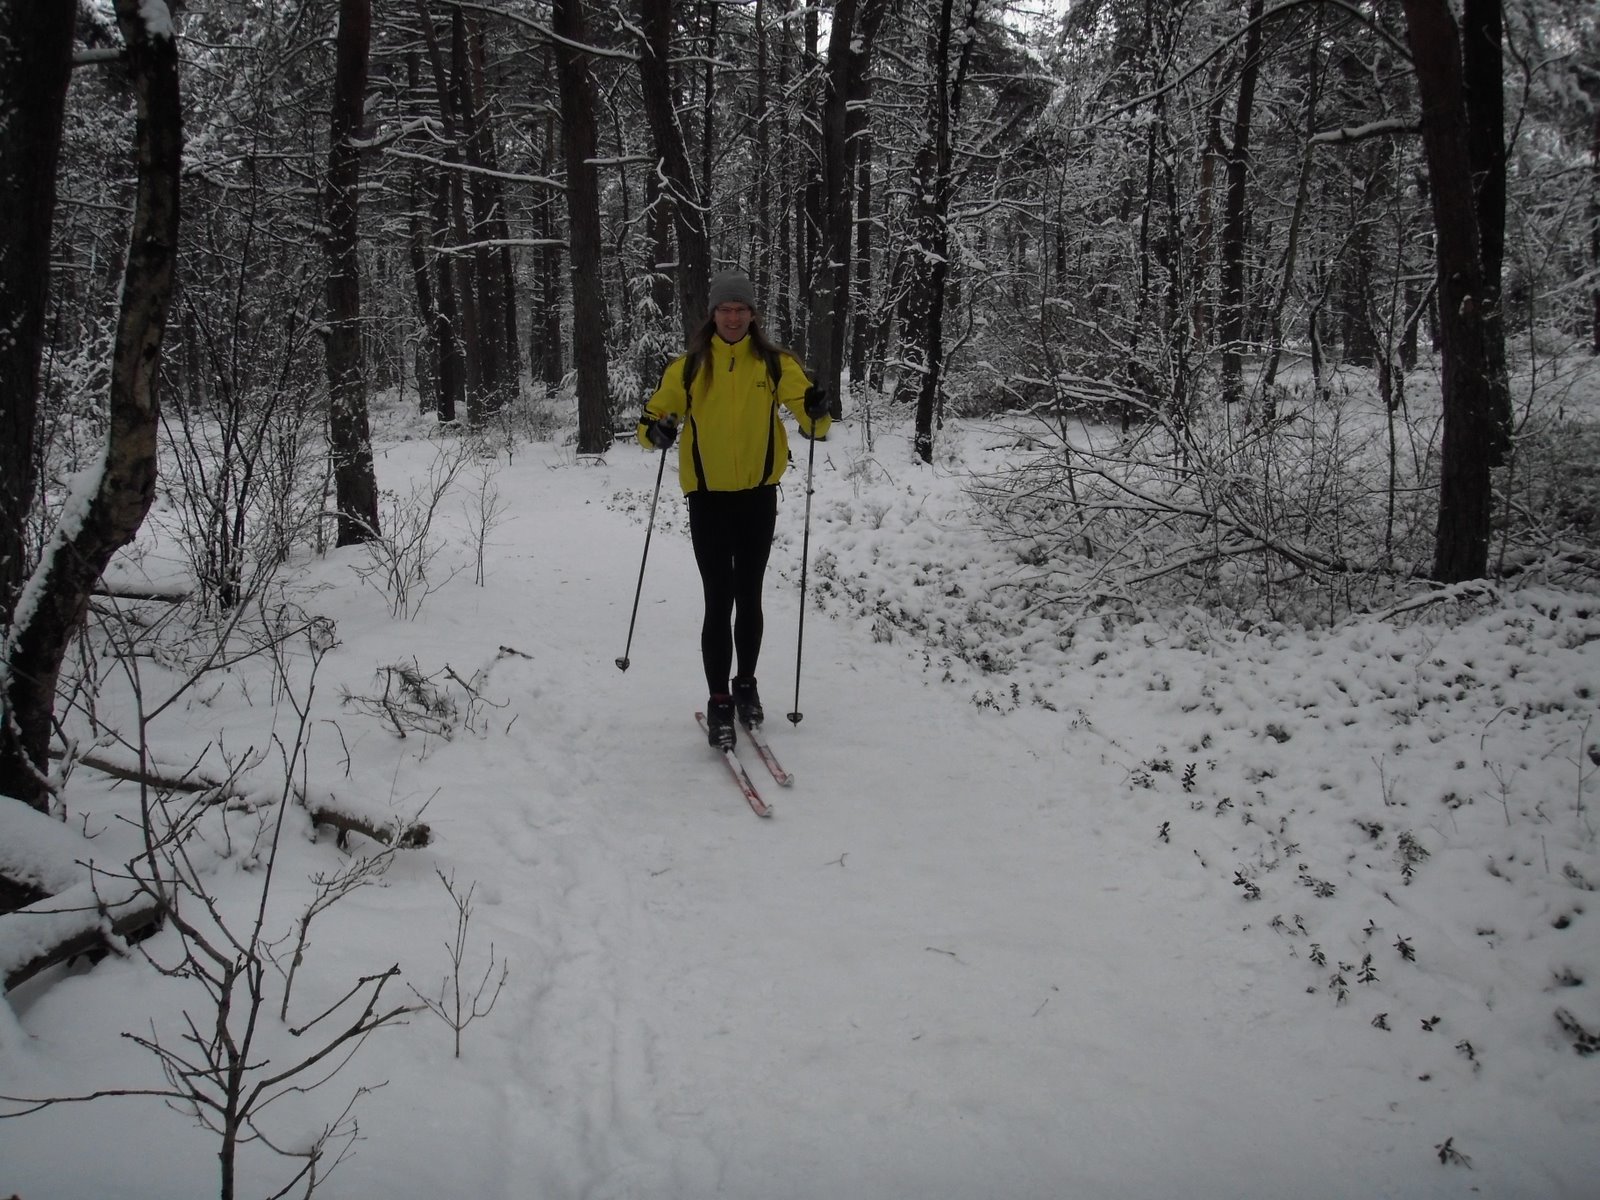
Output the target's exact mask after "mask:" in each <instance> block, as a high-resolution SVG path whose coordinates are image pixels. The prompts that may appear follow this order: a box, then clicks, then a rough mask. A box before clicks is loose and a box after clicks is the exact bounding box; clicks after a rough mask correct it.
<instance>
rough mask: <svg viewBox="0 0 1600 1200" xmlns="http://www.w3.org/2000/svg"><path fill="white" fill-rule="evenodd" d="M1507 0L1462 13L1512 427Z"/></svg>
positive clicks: (1493, 345)
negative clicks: (1506, 281) (1504, 283)
mask: <svg viewBox="0 0 1600 1200" xmlns="http://www.w3.org/2000/svg"><path fill="white" fill-rule="evenodd" d="M1503 35H1504V21H1503V18H1502V13H1501V0H1465V4H1464V6H1463V9H1462V17H1461V71H1462V90H1463V93H1464V95H1465V98H1466V106H1467V159H1468V162H1469V163H1470V164H1471V167H1472V180H1473V189H1474V191H1473V195H1474V198H1475V200H1476V202H1477V204H1476V207H1477V212H1478V241H1479V245H1480V248H1481V253H1482V256H1483V295H1484V301H1483V304H1484V309H1485V312H1484V320H1485V321H1486V322H1488V345H1487V348H1486V349H1487V352H1488V355H1489V368H1490V382H1491V384H1492V385H1493V386H1496V387H1501V388H1505V389H1506V394H1505V395H1503V396H1501V397H1499V398H1498V399H1497V400H1496V401H1495V405H1496V407H1497V408H1499V409H1501V410H1502V411H1503V412H1504V414H1505V415H1504V420H1505V424H1506V436H1507V437H1508V438H1509V436H1510V432H1511V397H1510V394H1509V385H1508V384H1507V383H1506V335H1505V310H1504V308H1502V306H1501V300H1502V297H1501V276H1502V264H1503V263H1504V261H1505V247H1506V134H1505V125H1506V103H1505V62H1504V56H1503V52H1502V48H1501V43H1502V41H1503Z"/></svg>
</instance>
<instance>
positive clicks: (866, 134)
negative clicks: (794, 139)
mask: <svg viewBox="0 0 1600 1200" xmlns="http://www.w3.org/2000/svg"><path fill="white" fill-rule="evenodd" d="M872 155H873V147H872V130H871V127H870V126H865V127H863V128H862V130H861V136H860V137H859V138H858V139H856V142H855V164H854V165H855V174H856V218H855V220H856V238H855V241H856V247H855V267H854V269H853V270H852V272H851V274H852V277H853V278H854V279H855V287H854V288H853V289H852V292H851V296H852V299H851V304H852V309H853V312H852V316H853V321H852V323H851V327H850V379H851V381H852V382H853V383H855V384H856V385H857V386H865V385H866V382H867V352H868V351H867V348H868V346H869V345H870V344H871V340H872V294H873V286H872Z"/></svg>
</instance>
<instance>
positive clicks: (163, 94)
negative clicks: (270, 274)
mask: <svg viewBox="0 0 1600 1200" xmlns="http://www.w3.org/2000/svg"><path fill="white" fill-rule="evenodd" d="M116 12H117V22H118V24H119V26H120V27H121V29H122V36H123V40H124V42H125V43H126V45H127V57H126V62H127V70H128V79H129V83H130V86H131V87H132V89H133V93H134V97H135V100H136V102H137V105H138V122H137V125H136V132H135V140H136V153H137V160H138V183H137V186H136V191H135V197H134V210H133V224H132V229H131V231H130V237H129V244H128V253H127V262H126V265H125V268H124V273H123V288H122V304H121V311H120V315H119V317H118V322H117V337H116V344H115V347H114V349H113V351H112V361H111V384H110V397H109V411H108V413H107V416H108V418H109V420H108V428H107V433H106V443H105V447H104V449H103V451H102V454H101V461H100V467H99V469H98V470H96V471H92V472H89V473H87V474H86V475H84V476H83V477H82V481H83V482H82V483H81V485H80V486H81V487H82V488H83V491H82V493H81V494H80V497H79V498H78V499H77V500H75V501H73V502H70V503H68V504H67V506H66V508H65V509H64V515H63V517H62V520H61V523H60V524H59V525H58V526H57V527H56V529H55V530H54V531H53V533H52V534H51V537H50V541H49V544H48V545H47V546H46V547H45V551H44V555H43V557H42V558H41V559H40V561H39V565H38V567H37V568H35V570H34V572H33V577H32V579H31V581H30V586H29V587H28V589H27V595H28V600H27V602H26V604H19V605H18V607H17V610H16V612H15V614H14V619H13V621H12V624H11V626H10V628H9V630H8V631H7V633H6V637H5V656H4V661H3V662H0V683H3V685H4V692H5V707H6V709H7V719H6V720H5V721H4V722H3V723H0V790H3V791H4V792H6V793H7V794H8V795H11V796H14V797H16V798H17V799H19V800H22V801H24V802H25V803H27V804H31V805H32V806H33V807H35V808H37V809H40V810H41V811H43V810H44V809H45V808H46V807H47V802H48V790H49V789H48V777H47V754H48V751H49V741H50V722H51V717H52V715H53V713H54V709H55V691H56V679H57V677H58V676H59V675H60V672H61V662H62V659H63V658H64V657H65V655H66V651H67V647H68V645H69V644H70V642H71V640H72V637H73V634H74V632H75V631H76V630H77V628H78V626H79V624H80V623H81V621H82V620H83V615H84V612H85V611H86V609H87V607H88V603H89V591H90V589H91V588H92V587H93V586H94V583H95V581H96V580H97V579H99V578H100V573H101V572H102V571H103V570H105V567H106V564H107V563H108V562H110V560H111V556H112V555H113V554H114V553H116V551H117V550H118V549H119V548H120V547H122V546H124V545H126V544H127V543H128V542H129V541H131V540H132V538H133V536H134V534H135V533H137V532H138V530H139V526H140V524H141V523H142V522H143V521H144V517H145V514H146V513H147V512H149V510H150V504H151V501H152V500H154V498H155V488H156V431H157V424H158V420H159V409H160V400H159V395H158V391H157V381H158V379H159V373H160V367H161V342H162V338H163V336H164V335H165V333H166V328H167V314H168V310H169V308H170V306H171V303H172V281H173V274H174V264H175V259H176V256H177V249H178V186H179V172H180V168H181V166H182V157H183V126H182V106H181V103H180V100H179V96H178V47H177V41H176V38H175V35H174V31H173V29H172V25H171V18H170V16H169V14H168V12H167V9H166V6H165V5H164V4H161V3H159V2H158V0H116Z"/></svg>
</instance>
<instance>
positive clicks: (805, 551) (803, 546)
mask: <svg viewBox="0 0 1600 1200" xmlns="http://www.w3.org/2000/svg"><path fill="white" fill-rule="evenodd" d="M816 465H817V437H816V431H815V429H814V428H813V430H812V435H811V449H810V450H809V451H808V452H807V453H806V524H805V533H804V534H803V535H802V536H801V538H800V628H799V631H798V632H797V633H796V634H795V639H794V711H793V712H792V713H790V714H789V720H790V722H791V723H792V724H795V725H798V724H800V721H801V719H802V718H803V717H804V716H805V713H803V712H801V711H800V655H801V653H802V652H803V651H804V649H805V644H806V566H807V564H808V562H809V561H810V557H811V473H812V471H813V470H814V469H815V468H816Z"/></svg>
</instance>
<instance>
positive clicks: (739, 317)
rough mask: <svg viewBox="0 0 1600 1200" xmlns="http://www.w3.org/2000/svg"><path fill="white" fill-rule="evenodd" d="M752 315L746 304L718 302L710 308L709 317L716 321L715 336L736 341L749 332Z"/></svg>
mask: <svg viewBox="0 0 1600 1200" xmlns="http://www.w3.org/2000/svg"><path fill="white" fill-rule="evenodd" d="M754 317H755V313H754V312H753V311H752V310H751V308H750V306H749V305H748V304H739V303H736V302H733V303H728V304H719V305H717V306H716V307H715V308H714V309H712V310H711V319H712V320H713V321H715V322H716V323H717V336H718V337H720V338H721V339H722V340H723V341H725V342H737V341H738V340H739V339H740V338H742V337H744V335H745V334H747V333H749V332H750V322H751V321H752V320H753V319H754Z"/></svg>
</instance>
